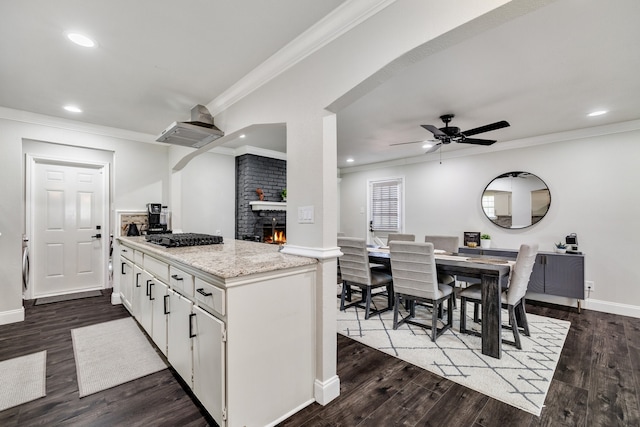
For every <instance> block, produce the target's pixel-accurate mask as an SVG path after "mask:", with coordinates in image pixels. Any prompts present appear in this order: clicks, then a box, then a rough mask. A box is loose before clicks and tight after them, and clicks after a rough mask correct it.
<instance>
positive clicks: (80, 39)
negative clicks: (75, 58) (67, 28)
mask: <svg viewBox="0 0 640 427" xmlns="http://www.w3.org/2000/svg"><path fill="white" fill-rule="evenodd" d="M67 38H68V39H69V40H71V41H72V42H74V43H75V44H77V45H80V46H83V47H94V46H95V45H96V42H94V41H93V40H91V39H90V38H89V37H87V36H85V35H84V34H80V33H67Z"/></svg>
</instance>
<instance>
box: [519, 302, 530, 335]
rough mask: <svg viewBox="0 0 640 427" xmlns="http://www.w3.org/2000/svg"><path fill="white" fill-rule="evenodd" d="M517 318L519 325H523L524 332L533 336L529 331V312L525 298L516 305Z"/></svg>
mask: <svg viewBox="0 0 640 427" xmlns="http://www.w3.org/2000/svg"><path fill="white" fill-rule="evenodd" d="M516 320H517V321H518V323H519V326H521V327H522V330H523V332H524V334H525V335H526V336H528V337H530V336H531V334H530V333H529V322H528V321H527V312H526V311H525V308H524V298H523V299H521V300H520V302H519V303H518V305H516Z"/></svg>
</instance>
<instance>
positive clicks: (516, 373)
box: [338, 297, 571, 416]
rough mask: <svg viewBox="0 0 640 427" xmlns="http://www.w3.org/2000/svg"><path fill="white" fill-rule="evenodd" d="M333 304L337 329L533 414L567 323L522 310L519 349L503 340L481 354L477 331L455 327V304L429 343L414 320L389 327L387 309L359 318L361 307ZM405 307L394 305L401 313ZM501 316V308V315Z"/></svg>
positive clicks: (421, 311)
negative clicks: (449, 323) (496, 350)
mask: <svg viewBox="0 0 640 427" xmlns="http://www.w3.org/2000/svg"><path fill="white" fill-rule="evenodd" d="M385 300H386V297H385ZM468 304H469V307H468V308H467V313H473V305H472V304H471V303H468ZM380 305H381V306H384V303H380ZM459 305H460V302H459V301H458V306H459ZM339 307H340V305H339V301H338V333H340V334H342V335H345V336H347V337H349V338H352V339H354V340H356V341H359V342H361V343H363V344H365V345H367V346H369V347H373V348H376V349H378V350H380V351H383V352H384V353H387V354H390V355H391V356H394V357H397V358H400V359H402V360H404V361H406V362H409V363H411V364H414V365H416V366H419V367H421V368H423V369H426V370H428V371H431V372H433V373H435V374H437V375H439V376H441V377H444V378H447V379H449V380H451V381H453V382H456V383H459V384H462V385H464V386H466V387H469V388H471V389H473V390H476V391H478V392H480V393H483V394H485V395H487V396H490V397H492V398H494V399H497V400H500V401H502V402H504V403H507V404H509V405H512V406H515V407H516V408H519V409H522V410H524V411H527V412H529V413H532V414H534V415H536V416H540V412H541V411H542V407H543V406H544V400H545V397H546V395H547V392H548V391H549V385H550V383H551V379H552V378H553V373H554V371H555V369H556V365H557V364H558V359H559V358H560V353H561V351H562V347H563V345H564V341H565V339H566V337H567V332H568V331H569V327H570V325H571V324H570V322H567V321H563V320H557V319H551V318H548V317H542V316H536V315H533V314H527V319H528V321H529V330H530V332H531V336H530V337H526V336H524V335H523V334H520V336H521V340H522V350H518V349H517V348H515V347H513V346H510V345H506V344H503V345H502V358H501V359H495V358H493V357H489V356H485V355H483V354H482V347H481V339H480V337H476V336H474V335H468V334H461V333H460V332H459V331H460V320H459V315H460V308H459V307H458V309H456V310H454V327H453V328H452V329H450V330H448V331H446V332H445V333H444V334H442V335H441V336H440V337H438V339H437V340H436V342H435V343H433V342H432V341H431V338H430V336H429V335H428V334H429V333H430V330H425V329H422V328H420V327H417V326H413V325H408V324H403V325H401V326H399V327H398V329H397V330H395V331H394V330H393V311H387V312H384V313H381V314H379V315H375V316H371V317H370V318H369V319H368V320H365V319H364V310H363V309H360V308H357V307H351V308H348V309H347V310H345V311H344V312H342V311H340V309H339ZM430 311H431V309H430V308H427V307H417V308H416V318H417V319H420V318H421V317H422V318H423V319H425V320H428V319H431V313H430ZM406 313H407V312H406V311H405V310H404V309H401V310H400V314H401V315H406ZM507 318H508V317H507V314H506V311H503V315H502V319H503V320H504V319H507ZM445 319H446V316H445ZM470 325H473V327H472V328H475V329H477V330H480V325H478V324H474V322H473V318H472V317H470V318H469V319H467V328H469V327H470ZM440 326H441V324H439V327H440ZM503 331H504V332H503V337H505V338H507V339H511V340H513V333H512V332H511V331H510V330H508V329H507V330H504V329H503Z"/></svg>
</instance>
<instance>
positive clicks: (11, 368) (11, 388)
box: [0, 350, 47, 411]
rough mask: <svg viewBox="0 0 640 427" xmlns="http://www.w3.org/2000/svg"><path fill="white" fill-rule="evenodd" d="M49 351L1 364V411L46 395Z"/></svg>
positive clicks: (16, 358)
mask: <svg viewBox="0 0 640 427" xmlns="http://www.w3.org/2000/svg"><path fill="white" fill-rule="evenodd" d="M46 365H47V351H46V350H45V351H40V352H38V353H33V354H28V355H26V356H20V357H14V358H13V359H9V360H4V361H2V362H0V384H1V385H0V411H4V410H5V409H9V408H13V407H14V406H18V405H22V404H23V403H27V402H31V401H32V400H36V399H39V398H41V397H44V396H45V395H46V385H45V372H46Z"/></svg>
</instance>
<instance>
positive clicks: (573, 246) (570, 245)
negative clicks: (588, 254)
mask: <svg viewBox="0 0 640 427" xmlns="http://www.w3.org/2000/svg"><path fill="white" fill-rule="evenodd" d="M565 241H566V242H567V253H568V254H581V252H580V251H578V235H577V234H576V233H571V234H569V235H568V236H567V237H566V239H565Z"/></svg>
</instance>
